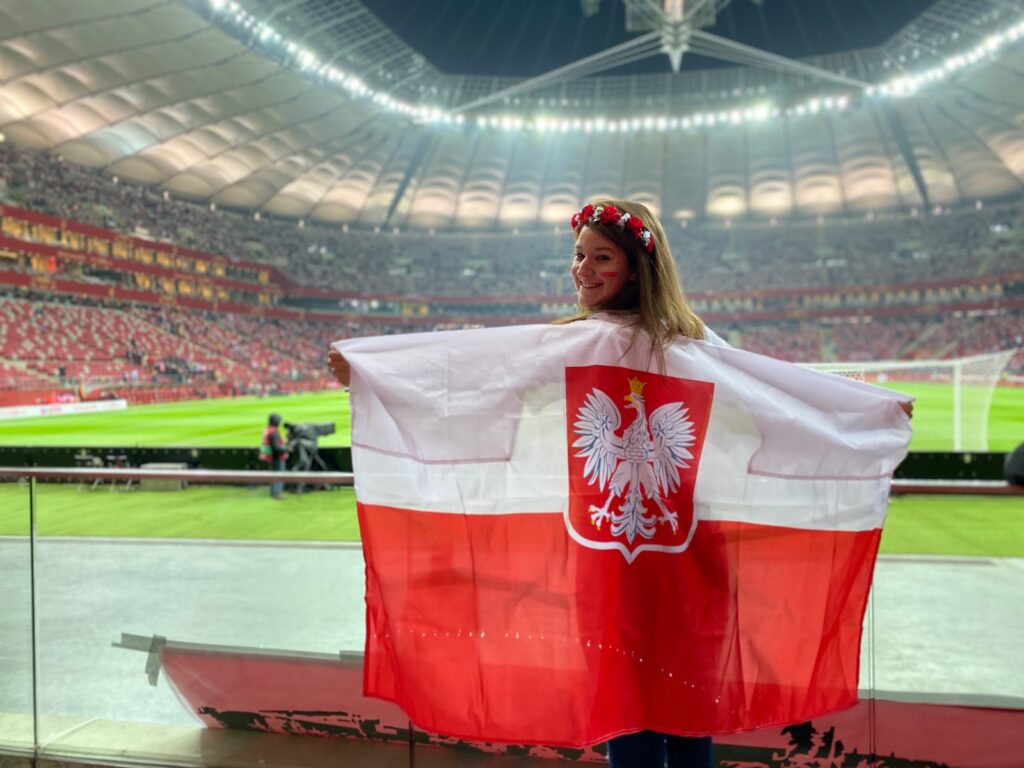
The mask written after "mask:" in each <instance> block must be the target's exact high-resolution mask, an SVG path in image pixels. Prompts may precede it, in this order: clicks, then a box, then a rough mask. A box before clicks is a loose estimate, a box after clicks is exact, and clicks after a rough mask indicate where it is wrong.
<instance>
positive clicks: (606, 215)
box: [600, 205, 619, 224]
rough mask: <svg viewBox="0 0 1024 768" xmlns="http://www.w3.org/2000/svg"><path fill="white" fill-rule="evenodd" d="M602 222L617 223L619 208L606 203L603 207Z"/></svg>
mask: <svg viewBox="0 0 1024 768" xmlns="http://www.w3.org/2000/svg"><path fill="white" fill-rule="evenodd" d="M600 216H601V223H602V224H617V223H618V221H619V209H618V208H616V207H615V206H614V205H606V206H605V207H604V208H602V209H601V214H600Z"/></svg>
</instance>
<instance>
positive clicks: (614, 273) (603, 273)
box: [597, 272, 619, 280]
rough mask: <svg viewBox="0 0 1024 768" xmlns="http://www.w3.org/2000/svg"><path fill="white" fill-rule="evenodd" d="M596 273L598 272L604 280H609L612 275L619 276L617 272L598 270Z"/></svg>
mask: <svg viewBox="0 0 1024 768" xmlns="http://www.w3.org/2000/svg"><path fill="white" fill-rule="evenodd" d="M597 274H599V275H600V276H601V277H603V278H604V279H605V280H610V279H611V278H613V277H618V276H619V273H618V272H598V273H597Z"/></svg>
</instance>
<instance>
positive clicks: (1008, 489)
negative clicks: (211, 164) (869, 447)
mask: <svg viewBox="0 0 1024 768" xmlns="http://www.w3.org/2000/svg"><path fill="white" fill-rule="evenodd" d="M0 477H9V478H26V479H28V478H35V479H36V480H78V481H82V480H110V481H114V482H121V481H129V480H131V481H138V480H185V481H188V482H190V483H206V484H219V485H270V484H271V483H276V482H287V483H302V484H304V485H353V484H354V483H355V474H354V473H353V472H269V471H259V470H256V471H252V470H250V471H238V470H216V469H132V468H127V469H112V468H111V469H103V468H95V469H94V468H91V467H87V468H77V467H75V468H73V467H0ZM889 490H890V492H891V493H893V494H907V495H948V494H963V495H967V496H1020V495H1024V486H1020V485H1013V484H1011V483H1007V482H1005V481H1002V480H894V481H893V483H892V485H891V486H890V488H889Z"/></svg>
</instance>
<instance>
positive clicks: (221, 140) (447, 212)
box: [0, 0, 1024, 228]
mask: <svg viewBox="0 0 1024 768" xmlns="http://www.w3.org/2000/svg"><path fill="white" fill-rule="evenodd" d="M590 1H591V0H584V5H585V4H586V3H587V2H590ZM630 2H635V3H645V2H649V0H630ZM619 3H620V0H602V2H601V3H598V4H597V6H598V13H597V15H596V16H594V17H592V19H591V21H595V20H596V21H599V22H601V23H604V24H606V25H607V29H609V30H611V31H610V32H609V33H608V37H606V38H601V39H597V38H595V40H594V41H593V42H592V43H590V42H588V43H587V44H588V45H589V44H593V45H597V44H602V45H603V44H604V43H605V42H607V43H611V44H612V45H615V44H616V41H618V40H619V39H620V37H619V36H621V38H622V39H625V38H626V37H627V33H626V32H625V31H624V29H625V28H624V27H622V28H620V27H619V26H618V24H619V22H620V21H624V14H623V12H622V11H621V10H616V9H617V8H618V7H619ZM710 4H715V6H716V8H718V13H717V15H716V17H715V23H714V24H711V25H707V26H706V27H701V29H706V30H710V31H708V34H709V35H714V36H718V35H722V33H725V34H726V35H728V33H729V32H730V29H729V25H730V21H729V20H730V19H732V24H733V26H735V27H736V30H737V34H736V37H737V38H738V39H740V42H746V43H749V44H753V45H758V43H759V40H758V39H757V37H756V35H757V34H761V32H757V31H755V30H754V29H753V28H749V26H748V25H747V24H746V22H744V23H743V24H740V21H741V20H743V19H749V18H754V17H759V16H763V17H764V18H765V19H766V20H768V19H774V18H780V19H781V18H782V17H781V14H782V11H781V10H778V8H779V7H781V5H780V4H778V3H775V2H774V0H766V2H765V3H764V4H763V5H761V6H758V5H756V4H752V3H751V2H750V0H733V1H732V3H728V2H726V0H706V6H707V7H710ZM370 5H371V4H370V3H369V2H367V3H366V4H363V3H359V2H356V0H331V1H330V2H328V0H289V1H287V2H279V1H278V0H275V1H274V2H270V0H238V2H237V3H232V2H230V0H185V1H184V2H176V1H175V0H116V1H115V0H78V1H77V2H75V3H68V4H66V5H64V6H62V13H61V17H60V18H56V17H55V16H54V12H53V10H52V9H53V6H51V5H49V4H37V3H24V2H20V1H19V0H0V29H3V30H4V32H3V35H4V37H3V38H2V39H0V82H2V85H0V131H2V132H3V134H4V135H5V136H6V137H7V138H8V139H9V140H11V141H14V142H16V143H18V144H24V145H29V146H33V147H36V148H39V149H45V150H51V151H56V152H59V153H61V154H62V155H64V156H65V157H67V158H68V159H69V160H72V161H75V162H80V163H83V164H86V165H91V166H95V167H99V168H101V169H103V170H104V171H105V172H106V173H109V174H111V175H118V176H120V177H123V178H126V179H132V180H136V181H139V182H143V183H147V184H154V185H159V186H162V187H163V188H165V189H167V190H169V191H170V192H171V193H173V194H178V195H183V196H189V197H193V198H197V199H202V200H210V201H213V202H217V203H218V204H220V205H224V206H231V207H238V208H244V209H255V210H263V211H266V212H270V213H273V214H278V215H283V216H292V217H296V218H298V217H312V218H317V219H322V220H326V221H336V222H348V223H352V224H355V225H367V226H373V225H388V226H413V227H449V226H451V227H469V228H477V227H496V226H497V227H502V226H530V225H532V224H535V223H538V222H555V221H562V220H563V219H565V218H567V217H568V215H569V213H570V212H571V211H572V210H573V209H574V208H576V207H577V206H578V205H579V203H580V201H581V200H583V199H585V198H589V197H592V196H595V195H599V194H613V195H628V196H632V197H637V198H640V199H642V200H644V201H646V202H648V203H650V204H651V205H652V206H653V207H654V208H656V209H657V210H659V211H661V212H662V213H663V214H664V215H667V216H676V217H680V218H688V217H700V216H704V215H711V216H726V217H732V216H743V215H756V216H766V217H767V216H784V215H789V214H794V213H795V214H816V213H821V214H836V213H850V212H858V211H871V210H877V209H882V208H894V207H911V206H921V207H925V206H927V207H930V206H935V205H952V204H956V203H958V202H962V201H973V200H975V199H984V198H990V197H997V196H1004V195H1009V194H1014V193H1018V192H1019V191H1020V189H1021V183H1022V179H1024V88H1022V87H1021V85H1022V72H1024V54H1022V51H1021V47H1022V46H1021V43H1020V42H1019V41H1018V38H1017V37H1014V38H1012V39H1011V38H1005V39H1004V38H1000V40H999V45H998V46H993V47H992V51H993V52H994V53H995V54H997V56H996V58H995V59H993V60H978V61H976V60H975V57H974V54H973V53H971V55H961V54H963V52H965V51H970V52H974V51H977V50H981V51H982V54H984V53H985V50H987V49H986V48H985V46H986V45H988V44H989V43H991V41H992V40H993V39H994V38H991V37H989V36H990V35H992V34H993V33H995V34H999V33H1000V30H1005V29H1007V28H1009V27H1010V26H1011V25H1015V24H1018V23H1019V22H1020V20H1021V18H1022V17H1024V3H1021V2H1019V0H1012V1H1009V0H936V1H935V2H923V1H922V2H913V1H911V0H907V2H901V1H899V0H897V1H896V2H890V1H889V0H886V2H883V1H882V0H877V2H875V1H874V0H871V1H868V0H865V2H864V3H860V4H859V5H860V6H861V7H862V8H863V9H865V15H866V16H868V15H870V12H871V10H872V9H873V10H874V11H875V12H876V13H878V14H879V18H880V19H881V20H882V21H883V22H885V23H881V24H879V25H877V27H875V26H874V25H873V24H867V25H864V27H863V34H864V35H869V34H875V35H876V37H875V38H869V37H854V35H860V34H861V33H860V32H857V31H856V30H857V29H858V27H856V26H850V27H849V29H848V31H846V33H845V34H846V35H847V37H850V39H851V41H852V42H853V43H854V44H855V45H861V46H866V47H860V48H854V49H850V48H847V47H845V45H844V44H843V42H844V41H843V40H842V27H843V26H844V25H842V24H837V23H836V20H835V19H833V20H831V21H828V20H822V19H816V17H814V16H813V14H812V11H810V10H808V9H809V8H811V7H812V6H813V7H815V8H817V9H819V11H820V10H821V9H828V8H832V9H833V10H836V9H837V8H839V7H840V6H842V5H844V4H842V3H838V2H836V1H835V0H831V2H829V0H813V2H812V0H806V2H804V0H793V1H792V2H791V3H787V4H782V5H787V6H789V7H792V8H797V9H800V10H801V11H802V15H801V16H800V17H799V18H800V19H801V21H802V24H803V26H804V27H805V37H807V41H806V42H810V43H812V44H820V46H821V47H820V48H813V47H811V48H806V49H805V48H802V47H801V46H803V45H804V42H803V41H802V40H801V39H800V38H801V36H800V35H796V36H793V37H787V36H786V35H785V34H784V31H786V30H784V25H783V26H780V27H778V31H776V32H775V33H774V37H773V38H772V39H773V41H775V43H777V47H775V51H777V52H778V53H780V54H781V55H784V56H788V55H793V54H794V53H795V54H797V55H800V56H801V58H799V59H798V60H797V61H796V63H795V64H794V65H793V66H794V67H800V66H803V67H806V68H807V70H806V71H801V70H799V69H798V68H792V67H791V68H790V69H789V70H786V69H785V66H783V65H779V67H776V68H770V67H768V66H763V67H760V66H759V67H755V66H730V67H725V68H722V67H717V68H710V67H708V66H703V65H702V62H700V61H699V60H696V57H694V56H692V54H691V53H687V54H685V55H684V56H683V62H684V64H683V67H682V72H681V73H680V74H674V73H672V72H671V71H668V70H667V68H666V67H665V60H666V59H667V57H664V56H655V57H648V58H650V59H651V61H652V62H654V65H655V66H660V67H661V70H662V71H658V72H654V73H652V74H643V73H627V74H615V73H614V72H615V70H604V71H603V72H602V73H601V74H589V75H588V76H584V77H572V78H564V79H561V80H559V81H557V82H549V83H548V84H546V85H543V86H541V87H536V88H530V89H528V90H524V91H522V92H521V93H519V94H517V95H513V96H506V97H502V96H500V94H502V93H504V92H507V91H508V89H509V88H510V87H514V86H515V85H516V84H517V78H516V77H513V76H512V75H520V76H526V77H529V76H531V75H533V74H536V70H538V69H539V70H544V69H545V68H546V67H548V66H549V65H551V64H553V65H555V66H558V64H559V62H561V61H562V59H561V58H559V56H565V57H568V58H571V57H572V56H575V55H576V54H577V53H580V52H582V53H586V52H587V50H589V49H586V48H572V49H571V50H570V49H569V48H568V45H567V47H566V49H565V50H561V49H559V48H558V47H557V46H553V45H551V44H548V45H546V46H543V45H540V44H537V45H534V41H533V36H534V33H533V32H531V31H530V30H531V27H530V24H531V23H532V22H530V18H531V17H532V16H533V15H535V14H536V12H530V11H529V9H530V8H531V7H532V6H533V2H532V0H531V2H520V3H516V4H507V5H514V6H515V7H516V8H519V9H522V22H523V23H522V26H521V27H520V28H519V34H520V39H522V38H523V37H527V36H528V39H530V45H529V46H524V45H523V44H522V43H521V42H520V43H517V44H516V45H519V46H521V47H523V49H524V50H526V51H529V52H530V54H529V55H526V54H525V53H524V55H523V56H522V58H523V59H531V60H532V59H533V53H535V52H536V53H538V55H537V57H536V64H535V69H529V70H528V69H522V70H513V69H507V70H494V72H496V73H497V74H494V73H488V72H489V71H487V70H481V71H482V72H484V73H485V74H480V73H476V74H465V73H458V72H456V71H455V70H457V69H467V68H471V67H473V66H474V63H473V62H474V60H475V59H476V58H478V57H479V51H481V50H486V51H487V52H488V54H489V53H490V51H491V50H492V48H493V49H494V50H495V51H497V50H499V49H500V46H499V45H498V43H497V42H493V43H491V42H486V40H480V39H479V34H477V31H478V30H480V29H483V26H473V25H484V24H485V22H486V21H487V19H486V9H488V8H494V7H496V6H495V5H494V4H492V3H483V2H477V3H473V2H470V3H466V4H462V3H455V2H449V3H448V5H444V4H443V3H442V4H436V3H426V2H422V3H420V4H419V5H415V4H408V3H405V4H404V5H405V6H406V7H409V8H411V9H412V10H411V11H410V14H409V17H408V20H407V21H405V22H401V23H400V22H399V21H397V20H395V19H394V18H392V17H391V16H389V13H390V14H392V15H393V14H394V13H396V12H397V9H398V8H399V7H400V5H402V4H400V3H399V2H398V0H378V2H375V3H373V4H372V6H373V9H372V10H371V8H370V7H369V6H370ZM501 5H506V4H501ZM572 5H575V4H572ZM697 5H700V4H699V3H697ZM460 6H464V7H466V8H468V9H469V10H468V12H467V13H466V14H465V25H464V30H466V29H468V30H469V32H468V33H467V34H468V36H469V37H470V38H472V39H473V43H472V45H470V44H462V46H463V49H464V56H465V57H464V58H462V59H452V60H451V61H452V63H448V60H447V59H445V57H444V56H443V55H442V53H443V51H442V49H441V46H442V45H448V46H450V47H451V48H452V50H456V49H457V48H458V46H459V44H458V42H457V41H458V40H459V39H460V38H459V34H456V33H458V32H459V30H458V29H454V30H452V29H451V28H452V26H453V24H452V19H457V18H459V17H458V15H457V12H456V11H455V10H446V9H457V8H459V7H460ZM691 6H692V4H691ZM420 7H422V8H426V9H427V12H429V10H430V9H438V10H437V13H438V15H439V17H440V18H441V21H439V22H438V25H439V26H441V27H442V28H443V30H444V31H446V32H451V37H450V38H446V37H445V36H444V35H441V34H433V35H427V32H429V30H427V29H424V30H423V32H424V36H425V37H430V38H431V39H432V40H436V41H437V42H436V46H437V47H430V46H428V45H427V43H425V42H423V41H422V40H420V41H417V40H416V39H414V38H413V37H412V36H411V33H410V32H409V27H410V26H413V27H415V28H416V29H420V28H421V27H422V26H423V25H422V24H418V23H416V21H415V20H416V19H417V18H418V17H417V16H416V13H417V12H418V11H417V10H416V9H417V8H420ZM538 7H539V6H538ZM581 7H582V6H581ZM844 12H845V11H838V10H836V13H837V14H839V13H844ZM317 14H319V15H317ZM452 14H456V15H452ZM480 14H485V15H483V16H482V15H480ZM616 14H618V15H616ZM561 15H562V16H566V18H565V19H561V17H559V19H554V20H552V22H551V24H552V26H553V27H554V29H553V31H552V39H565V38H567V37H568V36H569V35H570V33H569V32H568V31H567V30H568V29H570V28H571V27H572V20H571V17H569V16H568V15H567V14H566V13H563V14H561ZM581 15H582V14H581ZM819 15H820V14H819ZM445 19H447V21H446V20H445ZM840 19H841V17H840ZM907 19H911V21H910V22H909V24H905V23H904V22H906V21H907ZM490 21H491V23H492V25H498V19H495V18H493V14H492V18H491V19H490ZM591 21H586V20H584V21H580V20H579V19H577V24H589V23H591ZM766 23H767V21H766ZM780 23H781V22H780ZM271 24H273V25H274V26H273V30H272V31H273V34H270V30H271V27H270V25H271ZM389 24H390V25H391V26H389ZM562 26H565V27H566V29H564V30H563V29H562ZM513 28H514V27H513V26H512V25H510V26H509V29H508V30H505V29H503V30H502V31H501V32H500V34H499V33H495V34H497V35H498V36H499V37H502V36H507V35H510V34H512V33H511V32H510V31H509V30H511V29H513ZM766 29H768V30H769V31H771V30H772V29H773V25H768V26H767V27H766ZM474 30H477V31H474ZM806 30H810V31H806ZM762 31H763V30H762ZM788 32H789V33H792V30H791V29H790V30H788ZM643 34H644V33H643V32H641V31H638V32H636V33H632V35H631V37H630V39H638V36H642V35H643ZM744 35H748V36H747V37H744ZM403 36H404V37H405V38H407V39H403ZM722 36H725V35H722ZM883 37H884V39H882V38H883ZM424 39H425V38H424ZM446 39H447V40H448V42H447V43H446V42H445V40H446ZM502 39H504V38H502ZM587 39H588V40H589V37H588V38H587ZM787 41H789V42H787ZM514 42H515V41H514V39H507V40H506V42H505V43H504V45H505V46H506V53H505V58H508V57H509V56H511V55H512V53H511V52H512V51H513V50H515V46H513V43H514ZM840 44H843V45H842V48H843V49H842V50H834V48H835V46H837V45H840ZM288 45H291V46H292V47H291V48H289V47H287V46H288ZM581 45H582V43H581ZM791 45H792V46H796V47H787V46H791ZM415 46H419V49H417V48H416V47H415ZM474 46H476V47H475V48H474ZM806 52H811V53H814V54H815V55H813V56H802V54H803V53H806ZM982 54H978V56H977V58H978V59H984V56H983V55H982ZM744 55H746V54H744ZM547 56H551V57H552V58H550V59H549V58H546V57H547ZM688 57H689V58H688ZM950 57H952V58H950ZM659 60H660V63H659ZM457 61H462V62H464V63H463V64H461V65H459V64H458V63H457ZM691 61H692V62H693V64H694V65H695V66H691ZM951 61H952V62H954V64H955V65H951V64H950V62H951ZM957 62H959V63H957ZM705 63H706V62H705ZM448 67H450V68H451V69H452V70H453V71H451V72H445V71H443V69H444V68H448ZM780 67H781V69H782V71H780ZM929 68H931V69H929ZM618 71H621V69H620V70H618ZM814 71H825V72H831V73H835V74H836V75H837V76H839V77H843V78H848V79H850V80H851V81H856V82H863V83H867V84H870V85H871V89H870V90H869V91H865V90H862V89H859V88H857V87H855V86H851V85H843V84H842V83H829V82H825V81H823V80H822V79H821V78H819V77H817V76H815V74H814ZM919 71H929V72H931V73H933V74H935V75H936V77H935V79H936V80H937V82H936V83H934V84H932V85H931V86H930V87H928V83H929V82H931V80H930V79H921V80H920V81H918V80H914V84H913V87H912V88H908V89H907V90H906V91H905V92H904V91H900V92H894V97H893V98H876V97H873V96H870V95H869V94H870V93H871V92H872V91H874V90H875V89H876V88H880V87H881V84H883V83H886V82H887V81H889V80H891V78H893V77H894V76H897V75H899V74H900V73H915V72H919ZM919 86H921V87H920V88H919ZM901 87H902V86H901ZM837 89H838V90H837ZM883 90H884V89H883ZM896 90H897V91H898V90H899V89H896ZM496 94H497V96H496ZM488 100H489V101H488ZM480 101H484V102H487V103H486V105H482V106H481V107H480V108H478V109H477V110H475V111H473V110H470V111H467V112H465V116H466V117H467V118H468V119H467V120H466V122H465V124H461V125H460V124H454V123H453V124H446V123H430V122H429V121H425V120H424V119H423V113H421V112H409V113H407V112H403V111H402V110H403V109H407V108H409V105H415V106H416V108H417V109H418V108H420V106H421V105H428V106H430V107H432V108H437V109H440V110H453V112H452V114H454V110H457V109H458V108H459V106H460V105H465V104H467V103H472V102H480ZM751 104H758V105H759V106H758V107H757V110H759V111H755V112H751V108H750V105H751ZM766 104H767V105H768V106H765V105H766ZM484 106H486V109H484ZM481 110H482V111H484V112H485V117H484V118H483V120H482V122H483V123H484V124H485V126H486V127H482V128H481V127H478V126H477V125H476V123H475V122H474V120H473V118H474V115H475V114H476V113H478V112H480V111H481ZM488 110H492V111H491V112H488ZM493 110H497V112H495V111H493ZM744 110H745V111H744ZM407 111H408V109H407ZM539 111H543V112H544V113H545V114H546V115H548V117H545V118H542V119H544V120H550V122H549V123H546V125H548V126H549V127H553V128H554V130H547V131H545V130H540V129H537V130H534V129H530V128H525V129H521V130H514V129H515V128H516V123H515V119H518V118H515V119H510V118H509V117H508V116H509V115H510V114H511V115H517V114H518V115H533V116H536V115H537V114H538V112H539ZM498 112H501V113H502V115H503V117H502V118H501V119H499V118H498V117H497V113H498ZM488 113H489V114H491V117H490V118H489V119H490V122H488V119H487V117H486V114H488ZM746 113H750V114H752V115H753V118H752V119H751V120H750V121H749V122H748V121H746V119H745V118H744V114H746ZM605 114H607V115H608V119H609V121H611V122H610V123H609V124H608V125H605V124H604V123H600V124H598V123H594V122H585V120H586V121H592V120H594V119H595V118H596V119H597V120H603V119H604V117H603V116H604V115H605ZM737 116H739V119H734V118H737ZM698 117H699V118H700V119H698ZM769 117H770V118H772V119H762V118H769ZM460 119H461V118H460ZM614 120H621V121H622V122H620V123H616V122H614ZM503 126H504V127H503ZM542 127H543V126H540V128H542ZM506 128H512V129H513V130H506ZM534 128H538V126H536V124H534ZM591 129H593V130H591Z"/></svg>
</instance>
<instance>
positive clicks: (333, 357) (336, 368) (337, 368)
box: [327, 349, 352, 387]
mask: <svg viewBox="0 0 1024 768" xmlns="http://www.w3.org/2000/svg"><path fill="white" fill-rule="evenodd" d="M327 367H328V368H330V369H331V373H333V374H334V378H336V379H337V380H338V383H339V384H341V385H342V386H343V387H347V386H348V382H349V379H350V378H351V376H352V369H351V368H350V367H349V364H348V361H347V360H346V359H345V358H344V356H343V355H342V354H341V352H338V351H337V350H336V349H332V350H331V351H330V352H328V353H327Z"/></svg>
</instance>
